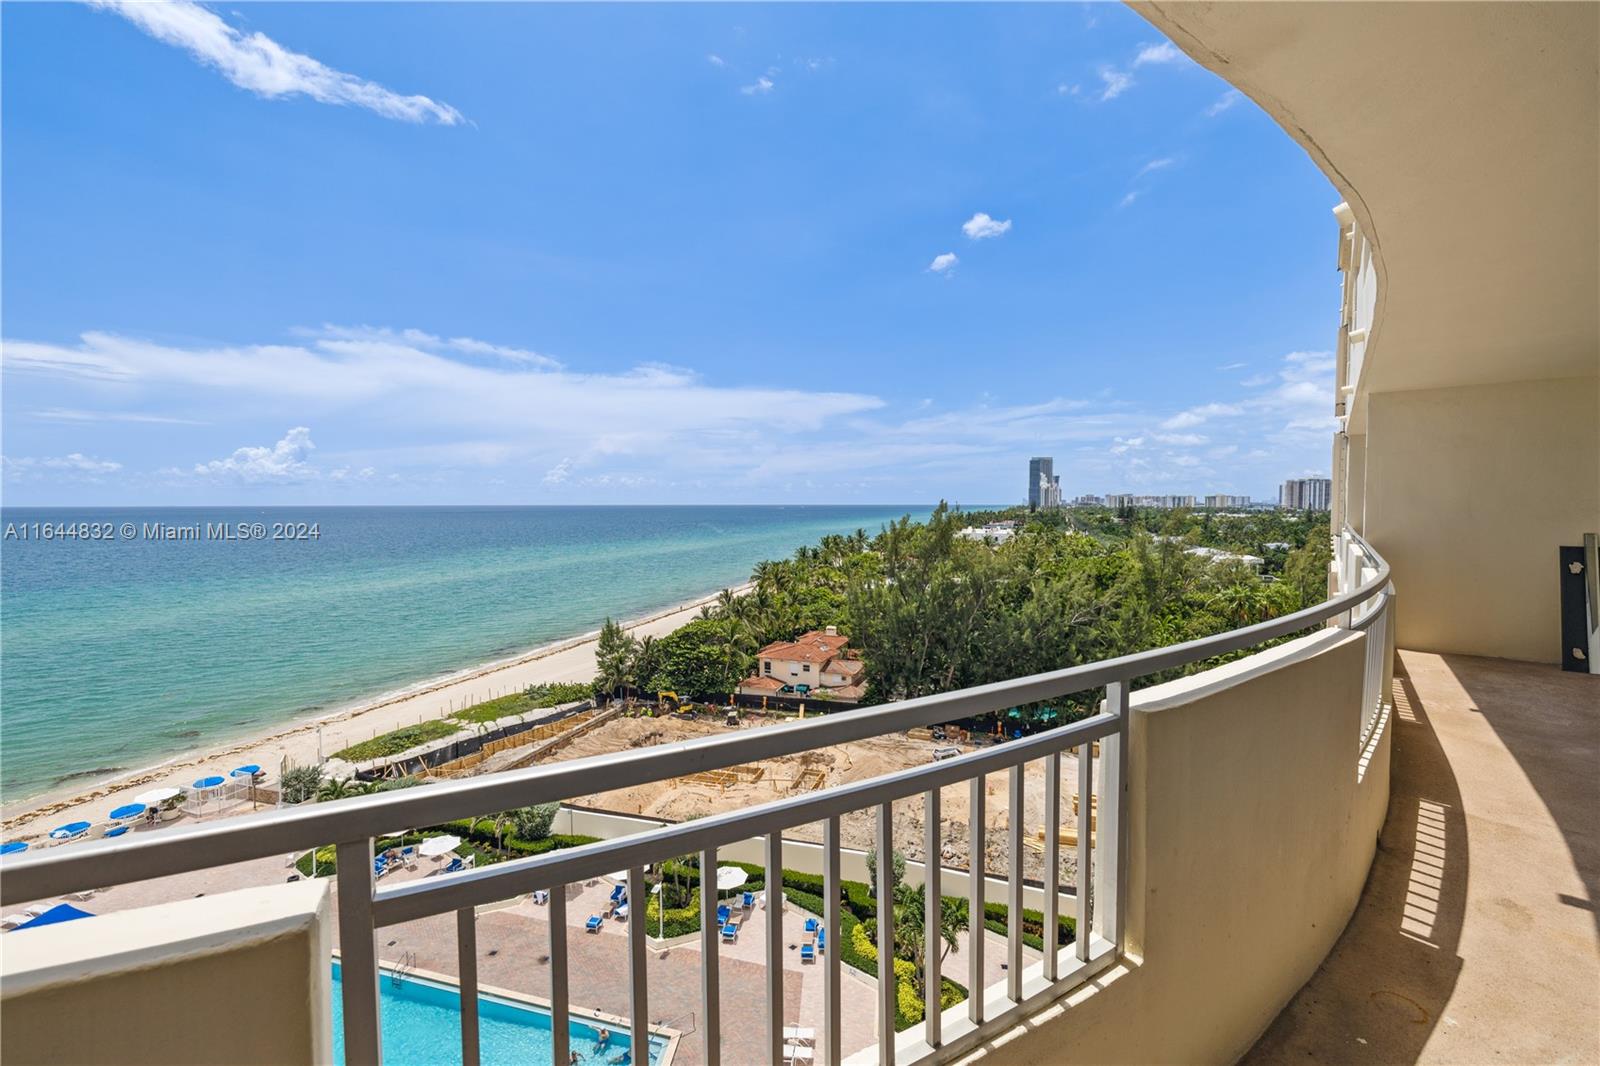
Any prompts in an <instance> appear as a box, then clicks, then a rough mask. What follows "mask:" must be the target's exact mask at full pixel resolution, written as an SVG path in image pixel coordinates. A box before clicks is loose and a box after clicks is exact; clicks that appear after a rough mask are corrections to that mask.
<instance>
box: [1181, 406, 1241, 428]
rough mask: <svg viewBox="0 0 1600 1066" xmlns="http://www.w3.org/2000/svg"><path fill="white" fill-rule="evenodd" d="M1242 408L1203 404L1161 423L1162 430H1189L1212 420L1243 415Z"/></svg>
mask: <svg viewBox="0 0 1600 1066" xmlns="http://www.w3.org/2000/svg"><path fill="white" fill-rule="evenodd" d="M1243 410H1244V409H1243V408H1241V407H1240V406H1239V405H1238V404H1231V403H1205V404H1201V405H1200V406H1198V407H1191V408H1189V409H1188V410H1187V411H1180V412H1178V413H1177V414H1175V415H1173V416H1172V417H1171V418H1169V419H1167V420H1165V421H1164V422H1162V423H1161V428H1162V429H1189V428H1191V427H1193V426H1198V425H1200V424H1201V423H1203V422H1208V421H1210V420H1211V419H1213V418H1224V417H1227V416H1229V415H1237V414H1241V413H1243Z"/></svg>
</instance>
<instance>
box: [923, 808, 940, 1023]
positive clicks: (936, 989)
mask: <svg viewBox="0 0 1600 1066" xmlns="http://www.w3.org/2000/svg"><path fill="white" fill-rule="evenodd" d="M922 813H923V840H922V868H923V871H924V873H923V877H922V953H923V959H922V978H923V982H922V983H923V993H922V1032H923V1036H922V1038H923V1040H924V1041H925V1042H926V1043H927V1045H928V1046H929V1047H938V1046H939V1043H940V1041H941V1040H942V1039H943V1034H942V1033H941V1032H940V1031H939V1028H940V1025H939V1023H940V1021H941V1016H942V1015H943V1013H944V1008H943V1006H942V1004H943V1002H944V976H943V974H942V973H941V972H940V959H941V954H942V952H943V950H944V938H943V937H942V936H941V935H940V927H941V926H942V925H943V924H944V922H943V913H942V912H943V908H944V900H943V899H942V898H941V896H940V894H941V893H942V892H943V890H944V889H943V885H942V884H941V883H940V882H941V878H940V874H941V873H942V872H943V865H942V862H941V858H942V857H941V854H940V853H941V851H942V850H943V849H942V848H941V847H940V838H941V837H942V836H943V833H942V832H941V828H940V813H939V790H938V789H936V788H935V789H930V790H929V791H928V794H927V796H926V797H925V798H924V799H923V801H922Z"/></svg>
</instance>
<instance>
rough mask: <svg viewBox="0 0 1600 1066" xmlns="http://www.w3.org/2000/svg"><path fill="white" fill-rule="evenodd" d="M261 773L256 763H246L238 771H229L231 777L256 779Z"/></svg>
mask: <svg viewBox="0 0 1600 1066" xmlns="http://www.w3.org/2000/svg"><path fill="white" fill-rule="evenodd" d="M260 772H261V767H259V766H257V765H256V764H255V763H253V762H252V763H246V764H245V765H243V766H241V767H239V768H238V769H236V770H229V771H228V776H229V777H254V776H256V775H257V774H259V773H260Z"/></svg>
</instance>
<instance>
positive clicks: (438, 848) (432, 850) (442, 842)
mask: <svg viewBox="0 0 1600 1066" xmlns="http://www.w3.org/2000/svg"><path fill="white" fill-rule="evenodd" d="M460 846H461V838H460V837H453V836H442V837H429V838H428V839H427V840H424V841H423V842H422V846H421V847H420V848H418V849H417V852H418V854H421V855H426V856H427V857H428V858H430V859H437V858H440V857H442V856H445V855H448V854H450V852H452V851H454V850H456V849H457V848H459V847H460Z"/></svg>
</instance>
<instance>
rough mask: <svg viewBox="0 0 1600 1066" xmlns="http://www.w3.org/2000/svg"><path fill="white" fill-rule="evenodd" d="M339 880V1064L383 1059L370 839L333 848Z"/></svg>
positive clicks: (365, 1063)
mask: <svg viewBox="0 0 1600 1066" xmlns="http://www.w3.org/2000/svg"><path fill="white" fill-rule="evenodd" d="M335 855H336V857H337V859H338V878H339V973H340V981H341V982H342V986H343V990H344V991H343V998H344V1060H345V1062H347V1063H349V1064H350V1066H368V1064H371V1066H377V1064H378V1063H380V1062H382V1061H383V1036H382V1033H381V1032H380V1030H379V1025H378V942H377V938H376V937H375V936H373V928H372V880H373V878H372V858H373V856H372V838H371V837H364V838H363V839H361V840H350V841H346V842H345V843H343V844H340V845H339V846H338V848H337V849H336V850H335Z"/></svg>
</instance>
